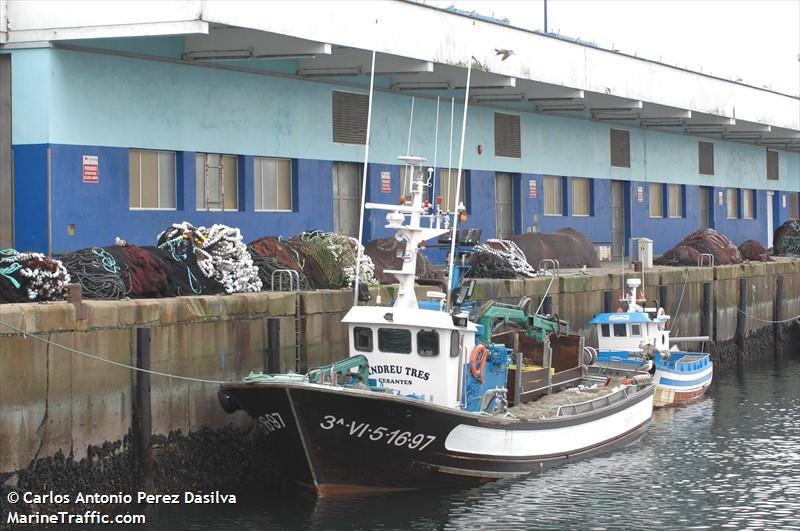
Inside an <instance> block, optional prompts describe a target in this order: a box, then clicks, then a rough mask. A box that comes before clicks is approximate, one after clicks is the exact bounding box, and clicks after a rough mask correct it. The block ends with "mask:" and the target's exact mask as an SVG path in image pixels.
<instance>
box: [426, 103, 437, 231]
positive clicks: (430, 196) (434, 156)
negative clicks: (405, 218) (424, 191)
mask: <svg viewBox="0 0 800 531" xmlns="http://www.w3.org/2000/svg"><path fill="white" fill-rule="evenodd" d="M433 136H434V137H435V140H434V142H433V183H432V184H431V189H430V191H429V193H428V200H429V201H430V199H432V198H433V194H434V193H435V191H436V164H437V157H438V155H439V96H436V129H435V131H434V133H433ZM431 203H433V201H431ZM431 223H433V218H431ZM431 226H433V225H431Z"/></svg>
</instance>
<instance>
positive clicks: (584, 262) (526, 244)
mask: <svg viewBox="0 0 800 531" xmlns="http://www.w3.org/2000/svg"><path fill="white" fill-rule="evenodd" d="M511 240H512V241H513V242H514V243H516V244H517V245H518V246H519V248H520V250H522V252H523V253H524V254H525V258H526V260H527V261H528V263H529V264H533V265H536V264H538V263H539V262H540V261H541V260H545V259H556V260H558V263H559V265H560V266H561V267H581V266H587V267H598V261H597V254H596V253H595V251H594V246H593V245H592V242H591V241H590V240H589V238H587V237H586V236H585V235H584V234H583V233H581V232H578V231H576V230H575V229H571V228H564V229H561V230H558V231H556V232H552V233H541V232H528V233H526V234H519V235H517V236H513V237H512V238H511Z"/></svg>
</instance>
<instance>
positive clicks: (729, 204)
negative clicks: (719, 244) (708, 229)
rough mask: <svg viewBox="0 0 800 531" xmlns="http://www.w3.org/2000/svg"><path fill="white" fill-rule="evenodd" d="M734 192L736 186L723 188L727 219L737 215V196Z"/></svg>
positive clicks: (734, 217)
mask: <svg viewBox="0 0 800 531" xmlns="http://www.w3.org/2000/svg"><path fill="white" fill-rule="evenodd" d="M736 192H737V191H736V188H727V189H725V203H726V212H727V218H728V219H736V218H738V217H739V201H738V199H739V198H738V197H737V193H736Z"/></svg>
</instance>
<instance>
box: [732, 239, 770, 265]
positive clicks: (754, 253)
mask: <svg viewBox="0 0 800 531" xmlns="http://www.w3.org/2000/svg"><path fill="white" fill-rule="evenodd" d="M739 252H740V253H742V259H744V260H758V261H764V262H767V261H769V255H768V254H767V250H766V249H765V248H764V246H763V245H761V244H760V243H759V242H757V241H756V240H747V241H745V242H743V243H742V244H741V245H740V246H739Z"/></svg>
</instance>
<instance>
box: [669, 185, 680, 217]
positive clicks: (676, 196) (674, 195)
mask: <svg viewBox="0 0 800 531" xmlns="http://www.w3.org/2000/svg"><path fill="white" fill-rule="evenodd" d="M669 217H671V218H682V217H683V185H681V184H670V185H669Z"/></svg>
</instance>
